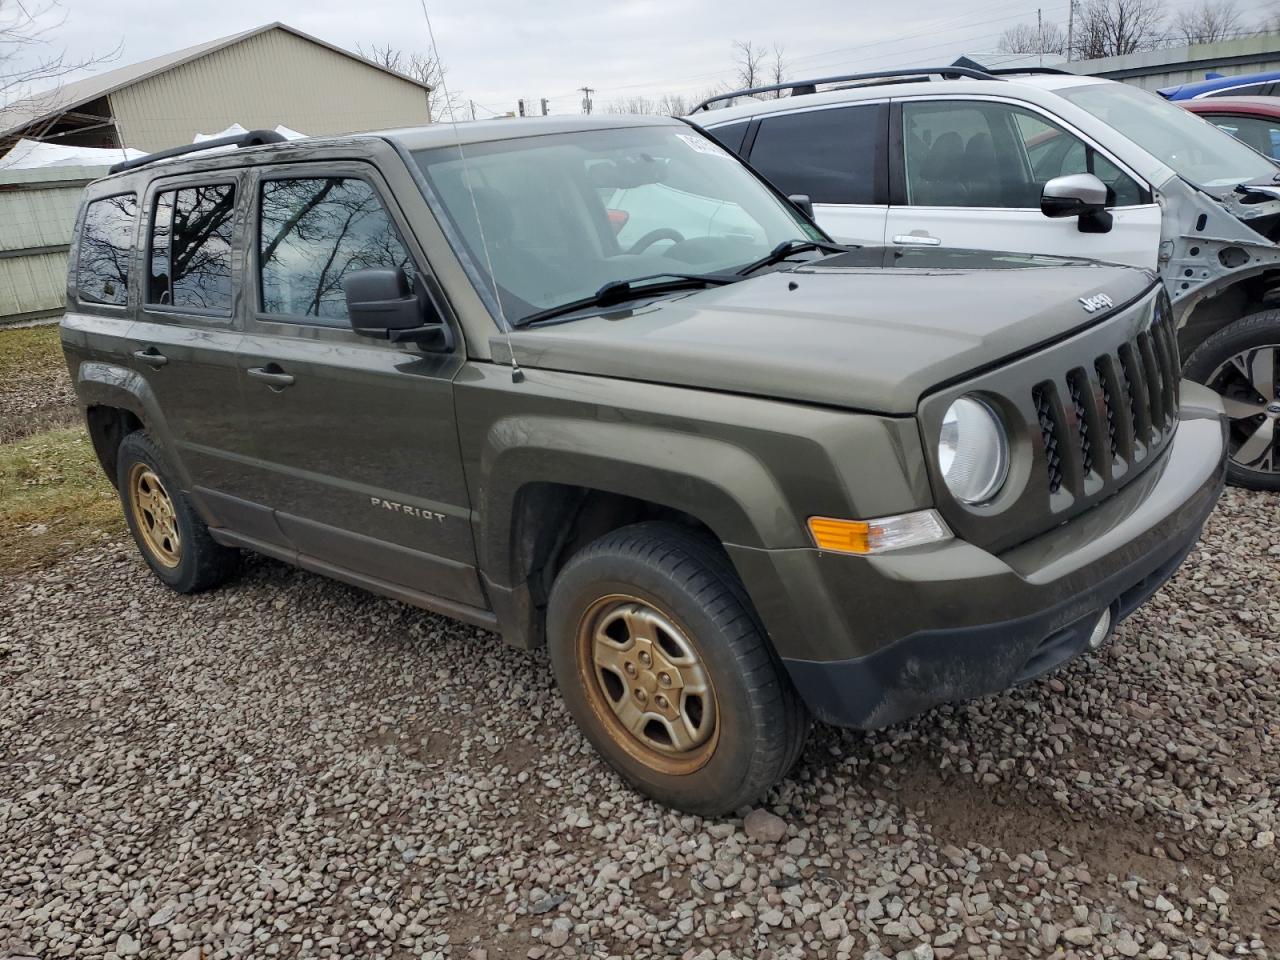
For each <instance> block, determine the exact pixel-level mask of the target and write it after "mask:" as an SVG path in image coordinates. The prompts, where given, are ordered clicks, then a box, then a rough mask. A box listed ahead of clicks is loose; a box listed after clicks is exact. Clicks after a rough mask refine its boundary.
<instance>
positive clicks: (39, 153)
mask: <svg viewBox="0 0 1280 960" xmlns="http://www.w3.org/2000/svg"><path fill="white" fill-rule="evenodd" d="M143 153H144V151H142V150H133V149H131V148H125V149H120V148H119V147H109V148H100V147H71V146H67V145H66V144H61V143H41V142H40V141H39V140H27V139H22V140H19V141H18V142H17V143H15V144H14V145H13V149H12V150H10V151H9V152H8V153H6V154H5V155H4V156H3V157H0V169H3V170H35V169H39V168H41V167H109V166H111V164H113V163H119V162H120V161H121V160H132V159H133V158H134V157H141V156H142V155H143Z"/></svg>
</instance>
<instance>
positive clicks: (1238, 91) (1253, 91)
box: [1205, 83, 1271, 97]
mask: <svg viewBox="0 0 1280 960" xmlns="http://www.w3.org/2000/svg"><path fill="white" fill-rule="evenodd" d="M1270 87H1271V84H1270V83H1250V84H1248V85H1246V86H1243V87H1227V88H1226V89H1224V90H1214V91H1213V92H1212V93H1206V94H1205V96H1206V97H1261V96H1263V95H1265V94H1266V92H1267V90H1268V89H1269V88H1270Z"/></svg>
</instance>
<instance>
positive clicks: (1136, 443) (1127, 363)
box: [1117, 342, 1151, 462]
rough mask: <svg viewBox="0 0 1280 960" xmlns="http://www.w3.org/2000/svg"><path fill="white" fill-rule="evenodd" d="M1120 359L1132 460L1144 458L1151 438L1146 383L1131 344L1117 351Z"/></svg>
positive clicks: (1124, 345)
mask: <svg viewBox="0 0 1280 960" xmlns="http://www.w3.org/2000/svg"><path fill="white" fill-rule="evenodd" d="M1117 356H1119V358H1120V379H1121V381H1122V383H1123V385H1124V393H1125V397H1126V398H1127V399H1128V401H1129V422H1130V424H1131V425H1132V435H1133V460H1134V461H1135V462H1136V461H1138V460H1141V459H1142V458H1143V457H1144V456H1146V452H1147V440H1148V438H1150V436H1151V408H1150V406H1149V403H1150V395H1149V394H1148V393H1147V385H1146V381H1145V380H1143V379H1142V374H1141V372H1140V371H1139V363H1138V358H1137V350H1136V348H1135V346H1134V344H1133V343H1132V342H1130V343H1126V344H1122V345H1121V347H1120V349H1119V350H1118V351H1117Z"/></svg>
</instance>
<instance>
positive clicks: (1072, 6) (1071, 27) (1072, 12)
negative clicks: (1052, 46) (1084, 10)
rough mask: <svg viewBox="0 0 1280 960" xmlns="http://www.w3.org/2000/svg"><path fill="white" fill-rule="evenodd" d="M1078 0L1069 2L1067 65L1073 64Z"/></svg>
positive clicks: (1069, 0)
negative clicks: (1072, 54) (1072, 53)
mask: <svg viewBox="0 0 1280 960" xmlns="http://www.w3.org/2000/svg"><path fill="white" fill-rule="evenodd" d="M1075 32H1076V0H1068V2H1067V63H1070V62H1071V50H1072V47H1073V45H1074V43H1075Z"/></svg>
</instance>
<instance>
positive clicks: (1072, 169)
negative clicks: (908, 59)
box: [885, 99, 1160, 269]
mask: <svg viewBox="0 0 1280 960" xmlns="http://www.w3.org/2000/svg"><path fill="white" fill-rule="evenodd" d="M900 113H901V124H902V126H901V130H902V141H901V143H902V146H901V150H902V155H901V157H898V158H895V160H897V161H898V162H897V163H895V164H894V166H893V168H892V171H893V174H894V177H895V182H894V183H893V184H892V187H893V192H894V195H895V196H896V197H899V198H901V199H902V200H903V201H905V202H899V203H896V204H894V205H892V206H890V207H889V211H888V217H887V219H886V225H885V236H886V240H887V242H888V243H891V244H893V245H896V246H926V247H940V248H950V249H970V250H996V251H1015V252H1018V253H1033V254H1046V255H1056V256H1068V257H1088V258H1091V259H1096V260H1109V261H1113V262H1116V263H1126V264H1131V265H1133V266H1138V267H1145V268H1147V269H1154V268H1155V266H1156V256H1157V252H1158V250H1159V246H1160V208H1159V206H1158V205H1156V204H1155V203H1153V202H1152V201H1151V200H1150V199H1148V198H1149V196H1150V194H1149V192H1148V190H1147V188H1146V186H1145V185H1144V184H1141V183H1139V182H1137V181H1135V180H1134V179H1133V178H1132V177H1130V176H1129V175H1128V174H1126V173H1123V172H1121V171H1120V170H1119V169H1117V168H1116V166H1115V165H1114V164H1112V163H1111V162H1110V161H1108V160H1107V159H1106V157H1104V156H1103V155H1102V154H1101V153H1099V152H1097V151H1096V150H1095V149H1094V148H1093V147H1092V146H1091V145H1090V144H1089V143H1088V142H1086V141H1085V140H1083V139H1082V138H1080V137H1077V136H1075V135H1073V134H1071V133H1069V132H1067V130H1066V129H1065V128H1064V127H1063V126H1061V125H1059V124H1057V123H1055V122H1054V121H1053V120H1050V119H1048V118H1046V117H1044V116H1043V115H1041V114H1040V113H1039V112H1037V111H1034V110H1031V109H1028V108H1026V107H1022V106H1018V105H1016V104H1012V103H1006V102H1003V101H999V100H952V99H938V100H924V99H919V100H917V99H910V100H903V101H901V109H900ZM1073 173H1093V174H1094V175H1095V176H1097V177H1098V178H1099V179H1101V180H1102V181H1103V182H1104V183H1106V184H1107V186H1108V187H1109V188H1110V191H1111V198H1110V199H1111V203H1110V204H1109V206H1111V207H1112V226H1111V229H1110V230H1108V231H1107V232H1106V233H1081V232H1080V229H1079V223H1078V222H1077V220H1076V218H1074V217H1066V218H1062V219H1051V218H1049V217H1046V216H1045V215H1044V214H1043V213H1041V211H1040V196H1041V193H1042V192H1043V190H1044V185H1045V183H1046V182H1048V181H1049V180H1052V179H1053V178H1054V177H1060V176H1064V175H1066V174H1073Z"/></svg>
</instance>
